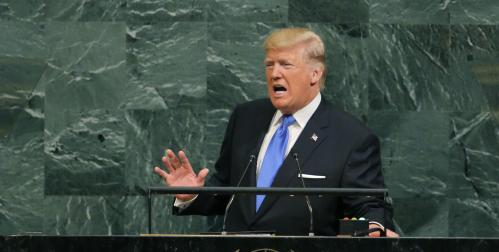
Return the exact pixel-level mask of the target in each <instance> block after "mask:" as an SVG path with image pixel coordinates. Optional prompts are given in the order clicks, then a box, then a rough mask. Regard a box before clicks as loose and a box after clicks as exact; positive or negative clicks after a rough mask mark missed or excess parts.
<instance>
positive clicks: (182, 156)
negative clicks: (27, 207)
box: [178, 151, 192, 171]
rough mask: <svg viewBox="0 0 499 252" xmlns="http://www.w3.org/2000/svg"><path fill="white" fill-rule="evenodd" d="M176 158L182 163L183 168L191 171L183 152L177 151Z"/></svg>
mask: <svg viewBox="0 0 499 252" xmlns="http://www.w3.org/2000/svg"><path fill="white" fill-rule="evenodd" d="M178 157H179V158H180V161H181V162H182V166H184V168H187V169H188V170H191V171H192V166H191V162H189V159H188V158H187V156H186V155H185V152H183V151H179V152H178Z"/></svg>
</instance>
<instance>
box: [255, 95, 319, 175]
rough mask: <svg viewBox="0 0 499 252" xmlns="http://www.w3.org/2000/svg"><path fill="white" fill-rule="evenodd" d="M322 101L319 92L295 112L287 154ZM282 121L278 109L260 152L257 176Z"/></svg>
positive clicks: (290, 128) (290, 127)
mask: <svg viewBox="0 0 499 252" xmlns="http://www.w3.org/2000/svg"><path fill="white" fill-rule="evenodd" d="M320 103H321V93H318V94H317V95H316V96H315V98H314V99H313V100H312V101H311V102H309V103H308V104H307V105H306V106H305V107H303V108H301V109H300V110H298V111H296V112H295V113H294V114H293V117H294V118H295V122H294V123H293V124H291V125H290V126H289V127H288V146H286V156H288V154H289V151H290V150H291V148H293V145H295V142H296V140H298V137H299V136H300V134H301V132H302V131H303V129H304V128H305V126H306V125H307V123H308V120H310V118H311V117H312V115H313V114H314V112H315V111H316V110H317V108H318V107H319V104H320ZM281 121H282V112H281V111H279V110H277V111H276V112H275V114H274V117H273V118H272V121H270V126H269V130H268V131H267V134H266V135H265V138H264V139H263V142H262V147H261V148H260V152H258V160H257V166H256V175H257V177H258V173H259V172H260V168H261V167H262V162H263V158H264V157H265V152H267V148H268V147H269V144H270V140H271V139H272V137H273V136H274V134H275V132H276V131H277V129H278V128H279V126H280V125H281Z"/></svg>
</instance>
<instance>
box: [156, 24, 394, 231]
mask: <svg viewBox="0 0 499 252" xmlns="http://www.w3.org/2000/svg"><path fill="white" fill-rule="evenodd" d="M264 47H265V51H266V58H265V61H264V62H265V72H266V80H267V91H268V96H269V98H270V99H261V100H256V101H252V102H249V103H245V104H242V105H239V106H237V107H236V108H235V110H234V112H233V113H232V115H231V117H230V120H229V123H228V126H227V130H226V133H225V138H224V141H223V144H222V148H221V152H220V157H219V159H218V161H217V162H216V164H215V168H216V173H215V174H214V175H213V176H212V177H211V179H210V184H211V185H214V186H236V185H237V183H238V181H239V180H242V183H241V186H258V187H269V186H272V187H301V178H299V176H298V163H299V165H300V167H301V169H302V171H303V174H304V175H303V176H302V177H303V179H304V180H305V184H306V186H307V187H330V188H337V187H345V188H383V187H384V181H383V176H382V174H381V164H380V153H379V151H380V150H379V149H380V147H379V141H378V138H377V137H376V136H375V135H374V134H373V133H372V132H371V131H370V130H369V129H368V128H366V127H365V126H364V125H363V124H362V123H361V122H359V121H358V120H356V119H355V118H353V117H352V116H350V115H349V114H347V113H345V112H343V111H341V110H339V109H336V108H334V107H333V106H332V105H330V104H329V103H328V102H327V101H325V100H324V98H322V96H321V94H320V90H321V89H322V87H323V85H324V83H325V76H326V74H325V72H326V62H325V61H326V59H325V48H324V44H323V42H322V40H321V39H320V37H319V36H318V35H317V34H315V33H314V32H312V31H311V30H309V29H305V28H286V29H281V30H278V31H275V32H273V33H272V34H271V35H269V37H268V38H267V39H266V40H265V43H264ZM253 157H256V158H253ZM162 161H163V163H164V165H165V166H166V167H167V168H168V173H167V172H165V171H163V170H161V169H160V168H159V167H155V172H156V173H157V174H159V175H160V176H162V177H163V179H164V180H165V183H166V184H167V185H169V186H204V184H205V178H206V176H207V174H208V170H207V169H206V168H204V169H202V170H201V171H200V172H199V173H198V174H195V173H194V172H193V169H192V167H191V165H190V163H189V160H188V159H187V157H186V156H185V153H184V152H182V151H180V152H179V153H178V157H177V156H176V155H175V154H174V153H173V152H172V151H171V150H167V151H166V155H165V156H164V157H163V158H162ZM247 166H249V170H248V172H247V173H246V174H243V173H244V170H245V168H246V167H247ZM175 197H176V202H175V207H174V212H175V213H177V214H204V215H207V214H224V211H225V207H226V205H227V202H228V200H229V198H228V197H227V196H212V195H204V194H201V195H185V194H183V195H175ZM310 201H311V205H312V209H313V211H314V220H313V221H314V229H315V230H314V231H315V233H316V234H318V235H335V234H337V232H338V219H342V218H344V217H348V218H351V217H357V218H359V217H364V218H366V219H368V220H370V228H375V227H381V228H384V226H385V225H389V223H390V220H389V219H390V217H389V216H390V215H391V213H390V212H389V210H388V209H387V208H386V205H385V203H384V202H383V200H382V199H381V198H377V197H365V196H363V197H342V198H340V197H333V196H311V197H310ZM227 229H228V231H248V230H254V231H258V230H272V231H275V232H276V233H277V234H285V235H303V234H307V233H308V230H309V211H308V209H307V205H306V203H305V199H304V197H303V196H276V195H267V196H264V195H238V196H236V198H235V200H234V202H233V205H232V206H231V209H230V210H229V212H228V215H227ZM370 235H371V236H379V232H378V233H372V234H370ZM387 235H388V236H396V234H395V233H393V232H392V231H390V230H387Z"/></svg>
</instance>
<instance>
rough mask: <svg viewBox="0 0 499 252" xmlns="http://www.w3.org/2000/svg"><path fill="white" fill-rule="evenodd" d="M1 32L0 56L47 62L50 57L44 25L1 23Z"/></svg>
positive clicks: (13, 22)
mask: <svg viewBox="0 0 499 252" xmlns="http://www.w3.org/2000/svg"><path fill="white" fill-rule="evenodd" d="M0 20H1V19H0ZM0 30H1V31H2V43H0V56H2V57H8V58H27V59H31V60H32V59H38V60H45V59H46V58H47V57H48V56H49V55H50V53H49V50H48V46H47V44H46V43H45V39H44V38H45V37H44V36H45V25H44V24H33V23H28V22H15V21H0Z"/></svg>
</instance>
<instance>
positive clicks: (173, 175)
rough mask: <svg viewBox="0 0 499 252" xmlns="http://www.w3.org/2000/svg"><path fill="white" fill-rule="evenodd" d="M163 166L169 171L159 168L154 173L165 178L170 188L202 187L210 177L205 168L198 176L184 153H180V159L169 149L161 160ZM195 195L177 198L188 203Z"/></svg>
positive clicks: (183, 195)
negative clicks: (207, 177)
mask: <svg viewBox="0 0 499 252" xmlns="http://www.w3.org/2000/svg"><path fill="white" fill-rule="evenodd" d="M161 161H163V164H164V165H165V166H166V168H167V169H168V172H165V171H164V170H162V169H161V168H159V167H157V166H156V167H154V172H155V173H157V174H158V175H159V176H161V177H162V178H163V180H164V181H165V183H166V184H167V185H168V186H189V187H202V186H204V181H205V179H206V176H207V175H208V172H209V171H208V169H206V168H203V169H201V171H199V173H198V174H197V175H196V173H195V172H194V170H193V169H192V166H191V163H190V162H189V159H187V156H186V155H185V153H184V152H183V151H179V152H178V157H177V156H175V153H173V151H172V150H170V149H168V150H166V152H165V156H164V157H162V158H161ZM194 196H195V195H193V194H176V195H175V197H176V198H177V199H179V200H182V201H187V200H190V199H192V198H194Z"/></svg>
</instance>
